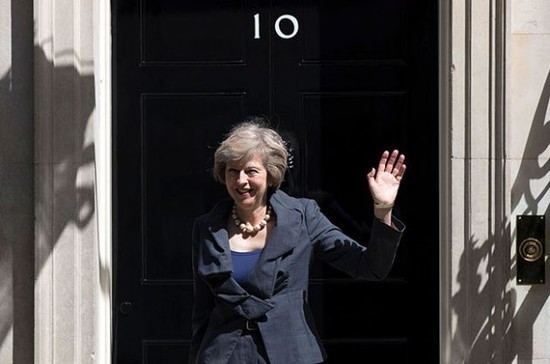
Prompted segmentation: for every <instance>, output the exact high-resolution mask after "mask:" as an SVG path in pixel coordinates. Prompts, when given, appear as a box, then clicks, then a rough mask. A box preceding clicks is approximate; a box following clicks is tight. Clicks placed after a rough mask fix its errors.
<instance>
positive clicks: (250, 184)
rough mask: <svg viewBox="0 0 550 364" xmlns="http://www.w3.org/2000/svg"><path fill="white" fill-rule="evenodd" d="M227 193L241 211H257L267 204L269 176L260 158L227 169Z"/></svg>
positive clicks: (234, 164)
mask: <svg viewBox="0 0 550 364" xmlns="http://www.w3.org/2000/svg"><path fill="white" fill-rule="evenodd" d="M225 185H226V187H227V192H229V195H230V196H231V198H232V199H233V201H234V202H235V204H236V205H237V207H239V208H241V209H255V208H258V207H260V206H265V204H266V203H267V190H268V174H267V169H266V167H265V165H264V162H263V160H262V158H261V157H260V156H255V157H253V158H252V159H249V160H248V161H246V162H243V161H239V162H230V163H227V166H226V167H225Z"/></svg>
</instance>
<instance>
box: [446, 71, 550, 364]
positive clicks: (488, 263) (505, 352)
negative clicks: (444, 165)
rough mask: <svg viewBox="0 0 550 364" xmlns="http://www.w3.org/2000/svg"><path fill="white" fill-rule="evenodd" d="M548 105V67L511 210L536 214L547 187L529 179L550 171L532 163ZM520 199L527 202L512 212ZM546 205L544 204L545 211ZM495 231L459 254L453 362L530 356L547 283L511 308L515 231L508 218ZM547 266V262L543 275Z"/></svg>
mask: <svg viewBox="0 0 550 364" xmlns="http://www.w3.org/2000/svg"><path fill="white" fill-rule="evenodd" d="M549 104H550V72H549V73H548V75H547V78H546V82H545V83H544V87H543V90H542V94H541V96H540V98H539V103H538V105H537V109H536V111H535V115H534V120H533V123H532V126H531V130H530V131H529V136H528V140H527V143H526V148H525V152H524V155H523V158H522V162H521V165H520V166H519V170H518V173H517V177H516V180H515V181H514V184H513V187H512V201H511V202H512V206H511V211H512V212H513V213H514V214H518V215H523V214H525V215H529V214H531V215H533V214H536V213H537V211H540V209H539V208H540V207H541V206H538V204H539V203H540V202H541V201H542V200H543V198H544V196H545V195H546V194H547V193H548V191H549V189H550V186H546V187H545V188H543V189H542V191H540V192H537V193H534V192H533V191H532V189H531V182H532V181H536V180H540V179H543V178H547V176H548V174H549V173H550V162H549V161H547V162H546V163H545V164H544V165H542V166H539V165H538V164H537V163H536V158H537V157H540V156H541V155H542V153H543V152H544V151H545V150H546V149H547V148H548V146H549V145H550V122H549V120H545V117H546V115H547V110H548V107H549ZM522 200H523V201H525V203H526V205H527V207H526V208H525V209H524V210H523V211H518V210H517V209H518V207H519V204H520V202H521V201H522ZM543 208H544V207H543ZM549 209H550V207H548V206H546V211H544V214H545V216H548V213H549ZM495 230H496V231H497V233H496V234H495V236H491V237H490V239H489V240H487V241H484V242H483V243H481V242H480V241H476V240H475V239H473V238H471V239H470V240H469V241H468V242H467V245H466V249H465V251H464V253H463V255H462V256H461V258H460V267H459V269H460V270H459V272H458V276H457V280H458V283H459V287H460V290H459V291H458V292H457V293H456V294H455V295H453V298H452V308H453V311H454V313H455V314H456V320H457V330H456V332H455V333H454V335H453V338H452V341H453V343H452V348H453V350H454V351H455V352H453V353H452V354H451V355H452V358H453V362H456V363H458V362H464V361H465V360H466V359H467V358H465V356H469V361H468V360H467V361H466V362H468V363H493V362H498V363H501V364H508V363H512V362H514V360H515V358H519V359H522V363H525V364H526V363H531V359H532V358H533V345H534V344H535V343H534V342H533V325H534V323H535V321H536V319H537V317H538V316H539V314H540V313H541V311H542V308H543V306H544V304H545V302H546V301H547V300H548V298H549V296H550V286H548V283H546V284H545V285H533V286H531V287H530V289H529V290H528V293H527V294H526V296H525V298H524V299H523V301H522V302H521V306H519V307H517V304H518V302H517V301H518V300H517V297H516V291H515V290H514V289H512V288H511V283H512V280H513V279H515V276H514V275H515V272H516V263H515V261H516V257H515V256H511V255H510V254H511V251H512V247H511V246H510V245H509V241H510V239H509V237H510V236H515V231H514V232H511V224H510V222H506V223H505V226H502V227H497V228H496V229H495ZM481 267H483V269H484V271H482V270H481ZM549 271H550V269H549V268H548V262H547V264H546V273H547V277H548V272H549ZM511 272H512V274H510V273H511ZM546 280H547V281H548V278H547V279H546Z"/></svg>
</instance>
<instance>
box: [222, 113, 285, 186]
mask: <svg viewBox="0 0 550 364" xmlns="http://www.w3.org/2000/svg"><path fill="white" fill-rule="evenodd" d="M255 156H260V157H261V158H262V160H263V162H264V164H265V166H266V169H267V174H268V183H269V184H270V187H271V188H273V189H278V188H279V187H280V186H281V183H283V180H284V177H285V172H286V169H287V159H288V151H287V149H286V145H285V142H284V140H283V138H281V136H280V135H279V133H277V132H276V131H275V130H274V129H273V128H271V127H269V126H268V120H267V119H265V118H263V117H250V118H247V119H246V120H245V121H243V122H241V123H239V124H237V125H235V126H234V127H233V128H232V129H231V131H230V132H229V133H228V134H227V135H226V137H225V139H224V140H223V141H222V142H221V143H220V146H219V147H218V149H217V150H216V153H215V154H214V170H213V175H214V179H216V180H217V181H219V182H221V183H223V184H225V168H226V166H227V163H229V162H237V161H248V160H250V159H252V158H254V157H255Z"/></svg>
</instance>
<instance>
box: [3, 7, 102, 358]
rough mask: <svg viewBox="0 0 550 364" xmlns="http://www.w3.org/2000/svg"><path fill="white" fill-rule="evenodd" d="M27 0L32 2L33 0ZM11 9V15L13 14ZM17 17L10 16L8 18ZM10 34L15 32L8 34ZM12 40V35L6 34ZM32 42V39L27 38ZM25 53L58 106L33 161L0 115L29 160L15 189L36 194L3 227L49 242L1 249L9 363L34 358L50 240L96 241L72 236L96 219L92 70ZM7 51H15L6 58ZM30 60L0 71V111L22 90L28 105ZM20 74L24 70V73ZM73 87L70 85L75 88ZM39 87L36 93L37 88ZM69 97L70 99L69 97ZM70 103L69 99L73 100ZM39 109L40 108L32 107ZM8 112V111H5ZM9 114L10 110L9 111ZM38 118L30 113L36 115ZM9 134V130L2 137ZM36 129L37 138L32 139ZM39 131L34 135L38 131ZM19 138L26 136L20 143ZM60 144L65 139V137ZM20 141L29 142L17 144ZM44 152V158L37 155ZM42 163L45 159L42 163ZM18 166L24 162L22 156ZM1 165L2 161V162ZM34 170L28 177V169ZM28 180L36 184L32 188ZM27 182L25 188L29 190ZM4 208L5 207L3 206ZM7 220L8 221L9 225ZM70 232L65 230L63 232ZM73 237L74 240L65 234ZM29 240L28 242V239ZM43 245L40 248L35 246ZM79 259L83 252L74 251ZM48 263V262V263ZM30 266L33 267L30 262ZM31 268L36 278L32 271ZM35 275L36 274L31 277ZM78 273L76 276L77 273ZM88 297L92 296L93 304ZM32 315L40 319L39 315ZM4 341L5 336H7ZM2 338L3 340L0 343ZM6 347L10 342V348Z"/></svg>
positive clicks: (11, 125) (52, 245) (13, 143)
mask: <svg viewBox="0 0 550 364" xmlns="http://www.w3.org/2000/svg"><path fill="white" fill-rule="evenodd" d="M31 3H32V2H31ZM15 15H17V14H12V17H15ZM30 17H31V22H30V26H31V28H30V29H31V33H32V11H31V12H30ZM12 21H13V22H16V19H12ZM14 36H16V35H15V34H14ZM12 41H13V42H15V41H14V40H12ZM30 41H31V42H32V39H30ZM14 47H21V44H15V45H14ZM27 48H28V49H27V50H26V52H27V53H28V54H26V57H31V58H30V60H29V65H30V67H31V68H32V63H33V60H32V59H33V58H32V57H33V56H34V69H35V70H37V69H39V70H47V71H45V72H46V73H47V72H50V71H49V70H51V74H45V75H41V76H42V77H48V76H51V78H52V80H51V82H52V95H51V97H52V98H53V102H52V105H51V106H52V107H55V106H58V109H56V110H53V111H52V112H51V115H53V116H52V120H51V123H52V124H51V128H46V129H43V130H48V131H49V133H50V134H48V135H45V137H44V139H41V140H40V141H39V142H38V144H40V143H42V145H41V147H42V148H43V150H39V151H37V152H38V154H34V155H35V156H37V157H35V158H37V160H34V161H33V153H34V152H33V150H32V148H33V145H34V147H36V144H33V143H34V141H33V135H32V132H30V133H29V134H30V135H21V132H20V129H19V128H21V125H18V123H17V122H10V123H5V122H4V121H5V120H2V121H1V122H2V123H3V129H2V131H3V132H5V133H7V134H5V135H4V136H3V139H2V140H3V141H4V142H5V141H7V142H8V144H10V145H8V146H6V145H4V147H3V150H8V149H9V150H16V151H18V152H22V153H28V154H29V157H28V159H29V161H28V163H27V162H26V163H27V164H28V165H26V164H25V166H24V167H23V166H22V167H21V168H27V169H28V170H29V171H30V172H29V175H28V176H16V178H26V177H28V178H29V179H30V181H28V186H27V184H25V187H21V188H19V192H22V193H25V194H28V196H29V201H30V202H29V203H30V204H31V205H32V204H33V197H32V196H33V195H34V193H35V192H36V191H41V192H40V193H38V194H36V195H34V196H35V198H34V206H30V207H29V212H28V213H29V215H31V216H30V218H29V221H28V223H29V224H28V225H29V226H21V224H20V223H19V222H18V219H8V220H7V221H3V222H2V225H3V226H2V227H1V228H2V229H9V230H10V231H17V230H18V229H19V230H20V231H26V229H28V230H29V231H30V232H29V236H28V238H29V240H32V234H33V233H32V231H33V226H32V224H33V222H34V223H35V224H36V223H37V222H38V225H37V226H36V228H35V229H34V232H35V234H36V236H35V239H34V242H35V243H36V241H38V240H37V239H39V237H40V236H41V238H40V239H43V242H45V243H46V245H48V244H49V253H48V254H45V255H43V256H42V257H41V259H39V258H37V255H35V251H34V250H33V249H32V247H31V248H29V249H27V250H26V251H24V252H23V250H22V249H21V248H18V249H13V252H10V254H6V255H4V254H3V255H2V256H0V264H4V262H1V260H4V259H11V263H12V264H13V265H14V266H13V273H12V274H10V275H8V276H2V277H0V297H1V301H0V312H3V313H4V315H2V316H3V317H0V348H2V347H5V348H7V349H9V350H12V351H13V353H12V363H27V362H31V361H32V358H33V355H34V354H33V349H32V348H33V346H34V345H33V343H34V339H33V330H34V324H35V322H34V321H35V317H34V310H35V308H34V302H33V287H34V284H35V282H36V280H37V279H38V277H40V275H41V274H42V270H43V268H44V266H45V265H46V264H51V261H52V255H53V253H54V248H55V245H56V244H58V242H59V241H60V240H61V239H65V241H68V244H66V245H64V246H65V247H70V248H74V247H75V246H76V244H81V245H82V247H84V249H86V251H91V250H93V248H92V246H93V244H95V242H94V241H90V240H89V239H86V240H84V241H80V242H77V241H76V239H77V236H78V232H79V231H84V230H86V229H90V223H93V220H94V218H95V213H96V211H95V196H94V184H95V182H94V177H93V176H94V172H90V171H93V170H94V169H95V155H94V141H93V136H92V135H93V133H91V130H92V123H93V118H92V117H91V116H92V113H93V110H94V108H95V101H94V100H95V98H94V77H93V75H82V74H81V71H80V70H79V69H77V68H76V67H74V66H57V67H54V66H53V64H52V62H51V61H50V60H49V59H48V58H47V57H46V55H45V54H44V52H43V51H42V49H41V48H40V47H36V46H35V47H34V54H33V51H32V43H31V46H30V47H27ZM12 58H13V57H12ZM27 68H29V67H26V68H23V67H18V65H17V64H13V65H12V67H11V69H9V70H8V72H6V73H5V74H4V75H0V77H1V79H0V113H3V112H4V110H10V105H11V104H13V103H17V102H21V99H18V98H21V97H26V99H25V100H27V98H28V99H30V100H27V101H28V104H29V105H30V106H31V108H32V105H33V99H32V98H33V93H32V73H31V76H29V74H28V73H29V70H28V69H27ZM23 73H25V75H24V76H23ZM21 77H23V78H27V79H28V78H29V77H30V78H31V80H30V81H28V80H27V81H28V82H30V85H31V86H30V92H27V93H25V94H20V95H15V96H14V95H13V93H12V88H13V87H17V85H14V84H13V82H18V81H17V80H18V79H21ZM34 80H35V85H34V89H35V90H37V87H38V85H37V83H38V82H39V81H37V78H36V75H35V78H34ZM75 90H76V91H75ZM43 91H44V90H43V89H42V90H39V91H38V92H43ZM40 96H43V97H50V95H40ZM69 100H74V101H69ZM72 103H74V104H72ZM34 112H35V114H36V113H37V112H38V113H40V112H44V110H40V108H38V110H35V111H34ZM7 117H10V115H7ZM12 117H13V116H12ZM48 118H49V116H46V117H45V118H44V120H47V119H48ZM35 120H36V118H35ZM23 122H27V123H31V125H30V126H28V127H29V128H30V130H32V129H33V125H32V123H33V121H32V120H24V121H23V120H20V123H23ZM34 127H35V132H37V130H38V129H41V126H40V125H36V121H35V124H34ZM6 135H9V137H6ZM36 137H37V136H35V138H34V139H35V141H36ZM40 137H41V136H38V138H40ZM21 138H30V140H27V139H25V142H24V143H22V139H21ZM45 141H49V142H50V145H47V144H44V143H45ZM63 143H65V144H63ZM22 144H24V145H30V147H28V148H27V147H26V149H30V150H24V151H22V149H23V148H22V146H21V145H22ZM40 153H43V154H50V155H47V156H41V155H40ZM42 157H44V158H42ZM42 163H44V164H46V166H42V167H41V164H42ZM21 164H22V165H23V163H21ZM2 167H3V166H1V165H0V168H2ZM33 170H34V174H35V176H34V178H33V172H32V171H33ZM33 181H34V191H33V190H32V188H33ZM27 189H29V190H28V191H27ZM33 207H34V217H35V220H34V221H33V218H32V213H33V212H32V211H33ZM8 214H9V213H8ZM8 225H9V226H8ZM68 227H69V228H72V229H74V231H75V232H77V234H74V236H73V237H72V238H71V237H67V236H66V235H64V234H66V231H67V228H68ZM69 235H70V234H69ZM71 239H73V240H74V241H70V240H71ZM15 243H16V242H15V240H14V241H12V242H4V241H3V242H1V244H2V246H1V247H0V248H6V247H10V246H11V245H12V244H15ZM29 244H30V245H32V242H29ZM39 249H42V250H43V251H46V250H47V249H45V250H44V248H43V247H41V248H39ZM1 250H2V249H0V252H1ZM80 259H82V258H80ZM48 262H49V263H48ZM16 264H25V267H28V269H27V268H25V272H28V274H26V275H25V276H21V275H19V276H16V269H17V271H18V272H21V270H22V268H21V266H18V267H16V266H15V265H16ZM33 265H34V267H33ZM33 273H34V277H33ZM33 278H34V279H33ZM76 279H81V277H75V280H76ZM20 286H26V287H30V289H28V290H27V291H28V292H21V289H20V288H19V287H20ZM91 304H92V303H90V305H91ZM36 319H40V318H39V317H37V318H36ZM6 340H11V342H7V341H6ZM5 345H6V346H5ZM10 346H11V348H10Z"/></svg>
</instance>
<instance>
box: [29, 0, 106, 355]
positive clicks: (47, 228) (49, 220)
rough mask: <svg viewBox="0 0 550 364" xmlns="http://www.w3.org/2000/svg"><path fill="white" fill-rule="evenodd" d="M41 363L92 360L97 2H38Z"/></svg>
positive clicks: (37, 291)
mask: <svg viewBox="0 0 550 364" xmlns="http://www.w3.org/2000/svg"><path fill="white" fill-rule="evenodd" d="M34 20H35V24H34V28H35V55H34V62H35V68H34V72H35V106H34V108H35V156H34V160H35V169H34V173H35V206H34V207H35V355H34V363H36V364H64V363H67V364H74V363H79V364H80V363H92V362H95V348H94V344H95V342H96V337H95V335H96V331H95V324H96V322H95V314H94V312H95V311H94V310H95V300H96V298H97V294H98V292H97V274H98V273H97V270H98V264H97V244H96V207H95V206H96V204H95V191H94V189H95V151H94V132H93V131H94V130H93V117H94V110H95V91H94V77H93V66H94V65H93V2H92V1H86V0H35V1H34Z"/></svg>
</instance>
